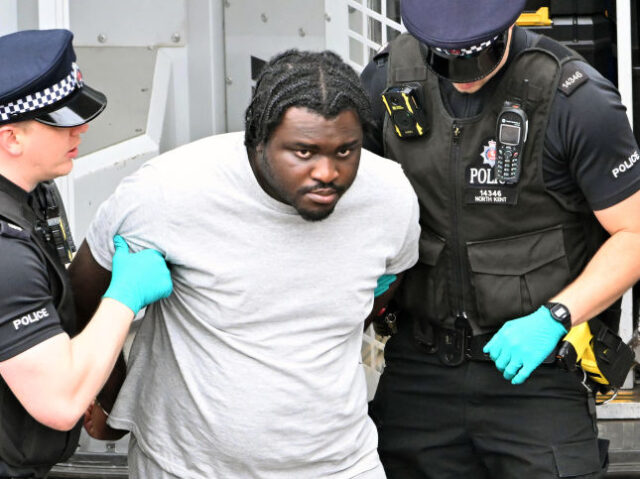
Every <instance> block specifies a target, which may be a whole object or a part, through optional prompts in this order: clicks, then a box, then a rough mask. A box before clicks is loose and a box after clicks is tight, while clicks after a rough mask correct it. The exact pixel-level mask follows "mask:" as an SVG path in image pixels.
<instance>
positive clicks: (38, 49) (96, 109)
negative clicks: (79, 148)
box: [0, 29, 107, 127]
mask: <svg viewBox="0 0 640 479" xmlns="http://www.w3.org/2000/svg"><path fill="white" fill-rule="evenodd" d="M72 40H73V34H72V33H71V32H70V31H69V30H63V29H56V30H23V31H20V32H16V33H11V34H9V35H5V36H2V37H0V58H4V59H6V61H4V62H3V67H2V68H1V69H0V125H2V124H5V123H15V122H18V121H24V120H36V121H39V122H40V123H44V124H47V125H51V126H58V127H72V126H78V125H82V124H84V123H87V122H89V121H91V120H93V119H94V118H95V117H97V116H98V115H99V114H100V113H101V112H102V110H104V108H105V107H106V105H107V97H106V96H105V95H104V94H103V93H101V92H99V91H98V90H94V89H93V88H91V87H89V86H88V85H86V84H85V83H84V80H83V78H82V73H81V72H80V69H79V68H78V65H77V64H76V62H75V61H76V54H75V52H74V51H73V46H72Z"/></svg>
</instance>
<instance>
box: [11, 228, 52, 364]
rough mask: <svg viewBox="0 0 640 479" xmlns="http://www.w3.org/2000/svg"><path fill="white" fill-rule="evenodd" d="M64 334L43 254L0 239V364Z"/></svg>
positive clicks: (15, 241)
mask: <svg viewBox="0 0 640 479" xmlns="http://www.w3.org/2000/svg"><path fill="white" fill-rule="evenodd" d="M62 332H63V329H62V325H61V323H60V318H59V316H58V313H57V311H56V310H55V307H54V302H53V298H52V296H51V290H50V287H49V280H48V271H47V266H46V262H45V259H44V257H43V256H42V253H41V252H40V251H38V250H37V248H36V247H35V246H34V245H33V244H32V243H31V242H30V241H29V240H27V239H17V238H8V237H4V236H0V361H4V360H6V359H9V358H12V357H13V356H16V355H18V354H20V353H22V352H24V351H26V350H27V349H29V348H31V347H33V346H35V345H36V344H39V343H40V342H42V341H44V340H46V339H49V338H51V337H53V336H55V335H57V334H60V333H62Z"/></svg>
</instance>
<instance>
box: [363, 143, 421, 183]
mask: <svg viewBox="0 0 640 479" xmlns="http://www.w3.org/2000/svg"><path fill="white" fill-rule="evenodd" d="M358 175H361V176H362V178H363V180H366V181H367V182H369V183H372V184H375V186H379V187H386V188H393V189H394V190H395V189H398V190H400V191H402V190H404V191H408V192H413V189H412V188H411V185H410V183H409V180H408V179H407V177H406V175H405V174H404V171H403V170H402V167H401V166H400V164H399V163H397V162H395V161H393V160H389V159H387V158H383V157H382V156H379V155H376V154H375V153H372V152H371V151H369V150H365V149H364V148H363V149H362V154H361V156H360V167H359V169H358Z"/></svg>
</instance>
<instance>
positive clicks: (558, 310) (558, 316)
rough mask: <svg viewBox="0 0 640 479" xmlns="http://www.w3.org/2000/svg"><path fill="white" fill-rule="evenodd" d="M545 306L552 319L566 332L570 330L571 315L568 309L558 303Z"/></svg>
mask: <svg viewBox="0 0 640 479" xmlns="http://www.w3.org/2000/svg"><path fill="white" fill-rule="evenodd" d="M545 306H546V307H547V309H549V312H550V313H551V316H552V317H553V319H555V320H556V321H558V322H559V323H560V324H562V325H563V326H564V328H565V329H566V330H567V331H569V329H570V328H571V313H570V312H569V309H568V308H567V307H566V306H565V305H564V304H560V303H548V304H546V305H545Z"/></svg>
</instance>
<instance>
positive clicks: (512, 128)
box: [495, 101, 528, 184]
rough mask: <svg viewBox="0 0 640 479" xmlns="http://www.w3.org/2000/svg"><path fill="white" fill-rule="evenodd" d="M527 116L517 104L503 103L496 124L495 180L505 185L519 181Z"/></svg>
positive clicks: (525, 139) (525, 137)
mask: <svg viewBox="0 0 640 479" xmlns="http://www.w3.org/2000/svg"><path fill="white" fill-rule="evenodd" d="M527 130H528V121H527V114H526V113H525V112H524V110H523V109H522V108H521V106H520V105H519V104H518V103H514V102H510V101H505V102H504V105H503V106H502V110H501V111H500V114H499V115H498V121H497V123H496V150H497V155H498V158H497V160H496V164H495V173H496V179H497V180H498V181H502V182H504V183H506V184H515V183H517V182H518V180H520V172H521V171H522V154H523V151H524V144H525V142H526V141H527V133H528V131H527Z"/></svg>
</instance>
